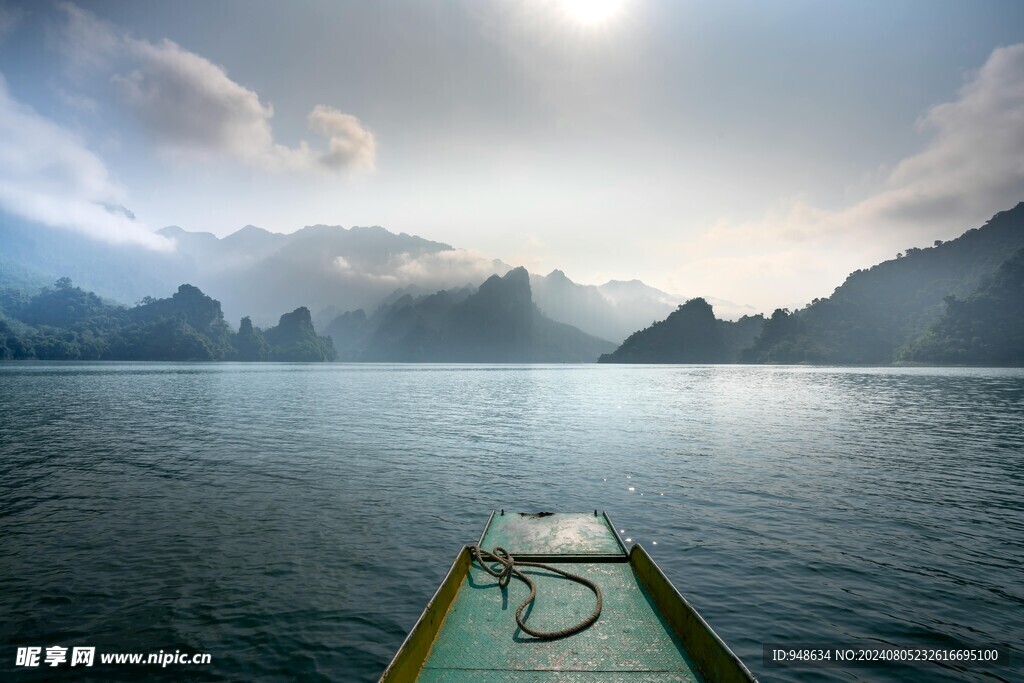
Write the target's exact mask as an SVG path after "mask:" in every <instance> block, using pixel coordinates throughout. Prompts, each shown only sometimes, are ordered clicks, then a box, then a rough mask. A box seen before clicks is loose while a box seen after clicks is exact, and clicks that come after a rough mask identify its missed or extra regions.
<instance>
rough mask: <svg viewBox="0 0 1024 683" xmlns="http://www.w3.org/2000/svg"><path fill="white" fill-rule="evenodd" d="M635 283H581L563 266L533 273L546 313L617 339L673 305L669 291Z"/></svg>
mask: <svg viewBox="0 0 1024 683" xmlns="http://www.w3.org/2000/svg"><path fill="white" fill-rule="evenodd" d="M633 283H635V284H633ZM633 283H619V282H616V281H612V282H608V283H607V284H604V285H601V286H595V285H580V284H576V283H575V282H573V281H572V280H570V279H569V278H568V277H566V275H565V273H563V272H562V271H560V270H553V271H551V272H550V273H549V274H548V275H546V276H545V275H533V274H531V275H530V286H531V287H532V289H533V297H534V301H536V303H537V307H538V308H540V310H541V311H543V312H544V314H545V315H547V316H548V317H550V318H552V319H554V320H558V321H561V322H564V323H568V324H569V325H573V326H575V327H578V328H579V329H581V330H583V331H584V332H586V333H588V334H592V335H594V336H596V337H600V338H602V339H610V340H612V341H614V342H616V343H617V342H619V341H621V340H623V339H625V338H626V337H627V336H628V335H629V334H631V333H632V332H633V331H635V330H636V329H638V328H640V327H643V326H645V325H649V324H650V323H651V322H652V321H654V320H659V319H661V318H664V317H665V316H666V315H668V313H669V312H670V311H671V310H672V308H673V305H672V304H671V303H668V302H669V300H670V299H671V297H670V296H669V295H668V294H665V293H664V292H662V291H660V290H657V289H655V288H653V287H648V286H647V285H644V284H643V283H642V282H639V281H637V280H634V281H633ZM622 285H626V286H625V287H623V286H622Z"/></svg>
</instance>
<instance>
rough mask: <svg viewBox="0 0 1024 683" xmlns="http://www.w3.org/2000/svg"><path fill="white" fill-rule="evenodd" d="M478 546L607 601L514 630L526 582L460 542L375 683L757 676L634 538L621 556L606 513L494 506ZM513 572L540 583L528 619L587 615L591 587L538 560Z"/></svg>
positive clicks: (604, 682) (742, 681) (743, 680)
mask: <svg viewBox="0 0 1024 683" xmlns="http://www.w3.org/2000/svg"><path fill="white" fill-rule="evenodd" d="M479 546H480V547H481V549H483V550H486V551H491V550H493V549H494V548H495V547H496V546H500V547H502V548H505V550H507V551H508V552H509V553H510V554H511V555H512V556H513V557H514V558H515V559H516V561H517V563H518V562H542V563H544V564H549V565H552V566H554V567H558V568H560V569H562V570H565V571H567V572H570V573H572V574H577V575H580V576H582V577H585V578H587V579H589V580H591V581H593V582H594V583H595V584H596V585H597V586H598V587H599V588H600V589H601V593H602V595H603V600H604V602H603V609H602V610H601V615H600V617H599V618H598V620H597V621H596V622H594V623H593V624H591V625H590V626H589V627H588V628H586V629H584V630H583V631H580V632H578V633H575V634H573V635H571V636H567V637H564V638H559V639H555V640H543V639H537V638H534V637H532V636H529V635H527V634H526V633H523V632H522V631H521V630H520V628H519V626H518V625H517V624H516V619H515V613H516V609H517V608H518V606H519V604H520V603H522V602H523V600H525V599H526V597H527V596H528V595H529V593H530V591H529V588H528V587H527V586H526V584H525V583H523V582H522V581H520V580H519V579H517V578H513V579H512V580H511V581H510V583H509V584H508V586H506V587H505V588H501V587H500V586H499V585H498V580H497V578H495V577H494V576H491V575H490V574H488V573H487V572H486V571H484V569H483V568H481V567H480V566H479V565H478V564H477V563H476V562H475V561H474V560H473V559H472V555H471V553H470V551H469V548H468V547H463V549H462V551H461V552H460V553H459V555H458V556H457V557H456V559H455V562H454V563H453V564H452V568H451V570H450V571H449V573H448V576H447V577H446V578H445V580H444V581H443V582H442V583H441V586H440V587H439V588H438V590H437V593H435V595H434V597H433V598H432V599H431V600H430V602H429V603H428V604H427V607H426V609H425V610H424V611H423V614H422V616H421V617H420V619H419V621H417V622H416V625H415V626H414V627H413V629H412V631H410V632H409V635H408V636H407V637H406V640H405V642H404V643H403V644H402V647H401V648H399V650H398V652H397V653H396V655H395V658H394V659H393V660H392V661H391V664H390V665H389V666H388V668H387V669H386V670H385V671H384V674H383V675H382V676H381V681H382V682H383V683H393V682H395V681H398V682H399V683H406V682H408V681H423V682H424V683H435V682H439V681H454V682H461V681H483V682H484V683H489V682H491V681H509V682H516V683H520V682H526V683H529V682H533V683H552V682H554V681H596V682H597V683H614V682H616V681H621V682H622V683H635V682H639V681H686V682H689V681H703V680H710V681H723V682H727V683H732V682H733V681H735V682H737V683H750V682H752V681H753V682H754V683H756V679H755V678H754V677H753V675H752V674H751V673H750V671H749V670H748V669H747V668H746V667H745V666H744V665H743V663H742V662H741V661H740V660H739V659H738V658H737V657H736V655H735V654H733V653H732V651H731V650H729V648H728V646H727V645H725V643H724V642H722V640H721V639H720V638H719V637H718V636H717V635H716V634H715V632H714V631H713V630H712V629H711V627H710V626H709V625H708V624H707V622H705V621H704V619H703V618H701V616H700V615H699V614H698V613H697V611H696V610H695V609H694V608H693V606H692V605H690V603H689V602H687V601H686V599H685V598H683V596H682V595H681V594H680V593H679V591H678V590H676V588H675V587H674V586H672V584H671V583H670V582H669V581H668V579H667V578H666V577H665V575H664V573H663V572H662V571H661V570H660V569H659V568H658V566H657V565H656V564H655V563H654V561H653V560H652V559H651V557H650V556H649V555H648V554H647V553H646V551H644V549H643V548H641V547H640V546H638V545H634V546H633V548H632V549H631V550H630V552H629V554H628V555H627V553H626V549H625V547H623V545H622V542H621V541H620V540H619V536H618V534H617V533H615V529H614V527H613V526H612V524H611V521H610V520H609V519H608V516H607V515H606V514H603V513H602V514H598V513H596V512H594V513H592V514H591V513H583V514H576V513H555V514H552V513H536V514H521V513H509V514H505V513H504V512H502V513H501V514H499V513H494V514H492V515H491V518H490V520H488V523H487V526H486V527H485V529H484V532H483V534H482V536H481V539H480V542H479ZM491 567H492V568H500V565H498V564H497V563H491ZM517 569H519V570H520V571H521V572H523V573H524V574H526V575H528V576H529V577H530V578H531V579H532V580H533V581H534V583H535V584H536V586H537V597H536V599H535V600H534V602H533V604H532V605H531V606H530V607H528V608H527V609H526V611H525V613H524V618H525V622H526V623H527V624H528V625H529V626H531V627H533V628H535V629H539V630H542V631H557V630H561V629H563V628H566V627H568V626H572V625H575V624H578V623H580V622H581V621H583V619H584V618H586V617H587V616H589V615H590V614H591V612H592V611H593V609H594V602H595V600H596V596H595V595H594V593H593V592H592V591H591V590H590V589H589V588H588V587H586V586H584V585H581V584H579V583H576V582H574V581H571V580H569V579H566V578H564V577H562V576H559V575H558V574H554V573H551V572H548V571H545V570H544V569H540V568H537V567H526V566H522V565H518V566H517Z"/></svg>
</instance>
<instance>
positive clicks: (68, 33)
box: [62, 4, 376, 171]
mask: <svg viewBox="0 0 1024 683" xmlns="http://www.w3.org/2000/svg"><path fill="white" fill-rule="evenodd" d="M62 9H63V10H64V13H65V16H66V19H67V21H66V25H65V36H64V37H65V40H64V42H63V45H64V47H63V49H64V50H65V53H66V55H67V57H68V59H69V60H70V61H71V63H72V64H74V65H77V66H75V67H73V68H75V69H82V68H88V69H91V70H92V71H95V72H99V73H109V74H110V79H111V82H112V83H113V85H114V89H115V92H116V95H117V99H118V100H119V102H120V103H121V104H122V105H124V106H125V107H126V108H127V110H128V111H129V112H131V113H132V115H133V116H134V117H135V119H136V120H137V121H138V122H139V123H140V124H141V125H142V127H143V128H144V129H145V130H146V132H147V133H148V134H149V135H150V136H151V137H152V138H153V140H154V141H155V142H156V144H157V146H158V148H159V149H160V151H161V152H162V153H163V154H164V155H165V156H167V157H169V158H172V159H174V160H176V161H179V162H189V161H208V160H210V159H212V158H216V157H227V158H232V159H235V160H238V161H241V162H243V163H245V164H247V165H250V166H253V167H256V168H260V169H264V170H275V171H276V170H284V171H287V170H317V169H319V170H325V171H339V170H373V169H374V166H375V159H376V140H375V138H374V135H373V133H372V132H370V131H369V130H367V129H366V128H365V127H364V126H363V124H362V123H361V122H360V121H359V119H358V118H356V117H355V116H352V115H351V114H346V113H344V112H341V111H339V110H337V109H335V108H333V107H328V106H326V105H317V106H316V107H315V108H314V109H313V111H312V112H311V113H310V114H309V117H308V120H307V122H308V124H309V128H310V130H312V131H313V132H315V133H317V134H319V135H321V136H323V137H324V138H325V143H326V149H325V150H317V149H313V148H311V147H310V145H309V143H307V142H306V141H302V142H300V143H299V144H298V145H297V146H295V147H289V146H286V145H282V144H279V143H277V142H275V141H274V135H273V131H272V129H271V125H270V121H271V119H272V118H273V116H274V108H273V107H272V106H271V105H270V104H264V103H263V102H262V101H261V100H260V98H259V95H257V93H256V92H255V91H253V90H250V89H249V88H246V87H245V86H243V85H241V84H239V83H236V82H235V81H233V80H232V79H231V78H230V77H229V76H228V74H227V71H226V70H225V69H224V68H223V67H222V66H219V65H217V64H214V63H213V62H211V61H209V60H208V59H206V58H205V57H202V56H201V55H198V54H196V53H194V52H190V51H188V50H186V49H185V48H183V47H181V46H180V45H178V44H177V43H175V42H173V41H171V40H167V39H164V40H161V41H159V42H156V43H153V42H150V41H147V40H142V39H138V38H134V37H132V36H131V35H129V34H127V33H125V32H122V31H119V30H118V29H117V28H116V27H114V26H113V25H111V24H109V23H106V22H103V21H101V20H100V19H98V18H97V17H95V16H94V15H92V14H91V13H89V12H87V11H85V10H82V9H80V8H78V7H76V6H75V5H71V4H65V5H62Z"/></svg>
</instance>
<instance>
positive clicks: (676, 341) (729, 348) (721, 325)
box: [598, 298, 764, 363]
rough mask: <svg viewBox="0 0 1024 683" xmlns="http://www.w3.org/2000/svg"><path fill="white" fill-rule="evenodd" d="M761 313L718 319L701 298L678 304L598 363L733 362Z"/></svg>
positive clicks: (756, 328) (754, 334)
mask: <svg viewBox="0 0 1024 683" xmlns="http://www.w3.org/2000/svg"><path fill="white" fill-rule="evenodd" d="M763 324H764V316H761V315H757V316H743V317H742V318H740V319H739V320H737V321H736V322H729V321H725V320H718V319H716V318H715V313H714V310H713V309H712V307H711V305H710V304H709V303H708V302H707V301H705V300H704V299H701V298H697V299H691V300H689V301H687V302H686V303H685V304H683V305H682V306H679V308H677V309H676V310H675V311H673V312H672V313H671V314H669V316H668V317H667V318H666V319H665V320H662V321H661V322H656V323H654V324H653V325H651V326H650V327H648V328H647V329H644V330H641V331H639V332H634V333H633V334H632V335H630V337H629V338H628V339H626V341H624V342H623V343H622V346H620V347H619V348H618V349H616V350H615V351H614V352H612V353H606V354H604V355H603V356H601V358H600V360H599V361H598V362H600V363H735V362H736V360H737V359H738V358H739V354H740V351H742V350H743V349H745V348H746V347H748V346H750V344H751V343H753V341H754V339H755V338H756V337H757V335H758V334H760V332H761V326H762V325H763Z"/></svg>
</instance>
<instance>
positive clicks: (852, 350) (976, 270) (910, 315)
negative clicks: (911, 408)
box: [742, 203, 1024, 364]
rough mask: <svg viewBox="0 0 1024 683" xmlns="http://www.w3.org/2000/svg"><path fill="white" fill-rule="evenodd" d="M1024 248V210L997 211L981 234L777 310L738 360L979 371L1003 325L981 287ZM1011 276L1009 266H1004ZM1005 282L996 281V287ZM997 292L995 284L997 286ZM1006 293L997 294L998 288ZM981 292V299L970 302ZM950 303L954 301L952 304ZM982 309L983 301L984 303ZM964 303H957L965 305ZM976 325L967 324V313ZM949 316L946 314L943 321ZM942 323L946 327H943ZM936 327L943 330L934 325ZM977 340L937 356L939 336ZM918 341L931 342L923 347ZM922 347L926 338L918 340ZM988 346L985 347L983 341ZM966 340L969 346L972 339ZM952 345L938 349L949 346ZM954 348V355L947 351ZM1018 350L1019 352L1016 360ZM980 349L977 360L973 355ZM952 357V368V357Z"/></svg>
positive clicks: (912, 252)
mask: <svg viewBox="0 0 1024 683" xmlns="http://www.w3.org/2000/svg"><path fill="white" fill-rule="evenodd" d="M1022 248H1024V203H1021V204H1018V205H1017V206H1016V207H1015V208H1013V209H1011V210H1009V211H1004V212H1001V213H998V214H996V215H995V216H994V217H993V218H992V219H991V220H989V221H988V223H986V224H985V225H984V226H983V227H981V228H975V229H973V230H968V231H967V232H966V233H964V234H963V235H961V236H960V237H958V238H957V239H955V240H950V241H949V242H945V243H943V242H940V241H936V243H935V246H933V247H929V248H927V249H908V250H907V252H906V253H905V254H900V255H899V256H898V257H897V258H896V259H894V260H891V261H886V262H884V263H880V264H878V265H876V266H874V267H872V268H869V269H867V270H858V271H856V272H854V273H853V274H851V275H850V276H849V277H848V278H847V279H846V282H844V283H843V284H842V285H841V286H840V287H838V288H837V289H836V290H835V292H834V293H833V294H832V296H830V297H828V298H825V299H820V300H815V301H814V302H812V303H811V305H809V306H808V307H807V308H805V309H802V310H800V311H797V312H795V313H790V312H789V311H786V310H782V309H780V310H776V311H775V313H774V314H772V316H771V318H770V319H769V320H767V321H766V322H765V326H764V330H763V331H762V333H761V336H760V337H759V338H758V339H757V341H756V342H755V344H754V345H753V347H752V348H750V349H748V350H747V351H746V352H744V354H743V356H742V360H743V361H745V362H752V363H766V362H767V363H837V364H860V363H863V364H887V363H892V362H896V361H900V360H914V361H919V362H957V363H965V364H985V363H990V362H995V361H994V360H993V358H994V356H991V355H989V354H988V353H987V352H984V353H983V352H981V349H982V347H983V346H986V347H991V346H993V345H995V346H1000V345H1002V344H1004V343H1006V340H1003V339H1000V335H1002V334H1003V331H1004V328H995V327H989V324H990V323H992V322H994V321H995V319H996V317H997V316H995V315H994V314H993V315H990V314H989V313H985V314H984V315H982V313H981V311H982V308H983V307H984V306H989V305H996V304H995V303H994V302H996V301H999V302H1008V300H1007V299H1005V297H1003V296H1002V295H997V294H994V293H992V292H990V293H988V294H985V293H984V292H983V291H982V290H981V289H979V288H983V287H984V286H996V285H986V283H989V282H990V280H991V278H992V277H994V276H995V275H996V273H997V271H999V270H1000V266H1002V265H1003V264H1004V263H1005V262H1007V259H1009V258H1010V257H1011V256H1012V255H1014V254H1015V253H1016V252H1017V251H1018V250H1020V249H1022ZM1008 267H1009V268H1010V271H1011V272H1015V271H1013V266H1012V264H1011V265H1010V266H1008ZM1006 277H1010V276H1009V275H1006V274H1005V273H1004V274H1003V275H1001V276H1000V278H1001V279H1000V282H1003V281H1004V280H1005V278H1006ZM1000 286H1001V285H1000ZM999 291H1003V290H999ZM975 292H977V297H975V296H972V295H973V294H975ZM949 297H954V298H949ZM985 302H988V303H985ZM961 304H962V305H961ZM975 313H977V314H978V315H979V316H981V317H979V318H977V319H976V320H972V321H967V320H966V319H965V316H968V315H973V314H975ZM944 316H945V317H944ZM941 320H945V323H941V324H940V321H941ZM936 325H939V326H940V327H936ZM965 326H967V327H971V328H973V332H971V333H970V334H971V338H972V339H973V338H974V337H977V338H978V340H979V341H978V342H977V343H973V342H972V343H967V344H966V345H963V344H962V345H958V346H956V349H958V350H957V351H956V352H955V353H953V352H948V353H947V352H946V351H942V352H939V351H938V348H939V345H940V342H939V341H937V339H938V337H937V336H936V335H943V334H953V333H954V332H953V329H954V328H956V330H957V331H956V332H955V334H958V335H966V334H968V332H967V327H965ZM924 339H931V341H930V342H928V343H927V344H926V343H924V341H923V340H924ZM919 340H922V341H920V342H919ZM985 340H987V341H985ZM968 341H969V340H968ZM951 344H953V342H952V341H950V342H949V343H948V344H947V343H946V342H941V345H945V346H949V345H951ZM950 348H952V347H951V346H950ZM1019 351H1020V349H1019V346H1018V355H1019ZM976 352H977V353H976ZM954 358H955V359H956V360H955V361H954V360H953V359H954Z"/></svg>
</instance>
